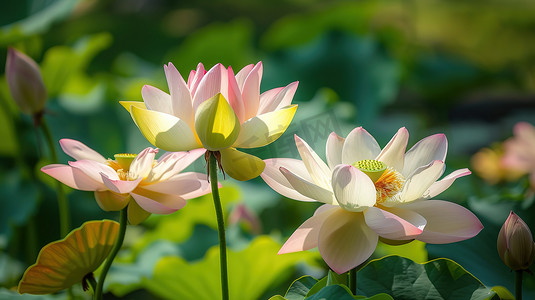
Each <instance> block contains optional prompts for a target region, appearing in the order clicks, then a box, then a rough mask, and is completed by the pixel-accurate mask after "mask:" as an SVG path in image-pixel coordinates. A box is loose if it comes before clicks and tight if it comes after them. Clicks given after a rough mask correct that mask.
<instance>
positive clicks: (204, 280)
mask: <svg viewBox="0 0 535 300" xmlns="http://www.w3.org/2000/svg"><path fill="white" fill-rule="evenodd" d="M279 248H280V244H279V243H277V242H275V241H273V240H272V239H271V238H269V237H267V236H259V237H257V238H255V239H254V240H253V241H252V242H251V244H250V245H249V246H248V247H247V248H246V249H244V250H241V251H232V250H229V252H228V261H229V265H230V266H231V267H230V268H229V289H230V298H231V299H258V298H259V297H260V296H261V295H262V294H263V293H264V292H265V291H266V290H267V289H268V288H269V287H273V286H276V285H277V284H280V283H281V282H282V281H283V280H284V279H286V278H287V277H288V276H289V275H291V274H292V272H291V269H292V267H293V266H294V265H295V264H296V263H297V262H300V261H306V260H310V259H311V258H313V257H314V256H315V255H314V254H312V253H308V252H302V253H293V254H285V255H276V253H277V251H278V250H279ZM218 250H219V249H218V246H216V247H213V248H212V249H210V250H209V251H208V252H207V254H206V256H205V258H203V259H202V260H200V261H197V262H193V263H188V262H186V261H185V260H184V259H182V258H180V257H171V256H170V257H164V258H162V259H161V260H160V261H159V262H158V263H157V264H156V267H155V270H154V276H153V277H152V278H150V279H147V280H146V281H145V282H144V286H145V287H146V288H147V289H148V290H149V291H150V292H152V293H154V294H155V295H158V296H159V297H162V298H164V299H177V298H181V299H199V300H202V299H217V298H218V297H219V295H220V279H219V252H218ZM208 270H209V271H208Z"/></svg>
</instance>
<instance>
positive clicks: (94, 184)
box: [41, 139, 210, 225]
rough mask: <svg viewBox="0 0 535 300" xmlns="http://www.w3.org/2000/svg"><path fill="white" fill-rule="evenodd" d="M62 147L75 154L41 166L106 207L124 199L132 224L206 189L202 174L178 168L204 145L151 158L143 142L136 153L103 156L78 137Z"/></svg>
mask: <svg viewBox="0 0 535 300" xmlns="http://www.w3.org/2000/svg"><path fill="white" fill-rule="evenodd" d="M59 143H60V145H61V148H62V149H63V151H64V152H65V153H66V154H67V155H69V156H71V157H72V158H74V159H76V161H70V162H69V164H68V165H62V164H52V165H48V166H45V167H43V168H42V169H41V171H43V172H45V173H46V174H48V175H50V176H52V177H54V178H55V179H57V180H59V181H61V182H62V183H64V184H66V185H68V186H70V187H72V188H74V189H78V190H82V191H94V192H95V198H96V200H97V203H98V205H99V206H100V208H102V209H103V210H105V211H118V210H122V209H123V208H125V207H126V206H127V205H128V211H127V215H128V220H129V222H130V223H131V224H134V225H135V224H139V223H141V222H143V221H144V220H145V219H146V218H147V217H148V216H149V215H150V214H151V213H154V214H170V213H172V212H175V211H177V210H179V209H181V208H182V207H184V205H186V200H187V199H191V198H195V197H198V196H201V195H204V194H207V193H209V192H210V184H209V183H208V181H207V176H206V175H205V174H201V173H196V172H185V173H180V172H181V171H182V170H184V169H185V168H186V167H187V166H189V165H190V164H191V163H192V162H193V161H195V160H196V159H197V158H199V157H200V156H202V155H203V154H204V152H205V150H204V149H197V150H192V151H189V152H168V153H166V154H164V155H162V156H161V157H160V158H159V159H158V160H155V159H154V158H155V155H156V153H157V152H158V149H153V148H150V147H148V148H146V149H144V150H143V151H141V153H139V154H137V155H136V154H116V155H115V160H112V159H106V158H104V156H102V155H100V154H99V153H97V152H96V151H95V150H93V149H91V148H89V147H87V146H86V145H84V144H83V143H81V142H79V141H75V140H71V139H61V140H60V141H59Z"/></svg>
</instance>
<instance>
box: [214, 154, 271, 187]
mask: <svg viewBox="0 0 535 300" xmlns="http://www.w3.org/2000/svg"><path fill="white" fill-rule="evenodd" d="M220 153H221V164H222V165H223V170H224V171H225V173H227V174H228V175H229V176H230V177H232V178H234V179H236V180H240V181H245V180H249V179H253V178H255V177H258V176H259V175H260V174H261V173H262V171H264V167H265V166H266V163H264V161H263V160H261V159H260V158H258V157H256V156H253V155H250V154H247V153H244V152H241V151H238V150H236V148H227V149H223V150H221V151H220Z"/></svg>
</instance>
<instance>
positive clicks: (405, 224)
mask: <svg viewBox="0 0 535 300" xmlns="http://www.w3.org/2000/svg"><path fill="white" fill-rule="evenodd" d="M408 138H409V133H408V131H407V130H406V129H405V128H401V129H399V131H398V132H397V134H396V135H395V136H394V137H393V138H392V140H390V142H389V143H388V145H386V147H384V148H383V149H382V150H381V148H380V147H379V145H378V144H377V142H376V141H375V139H374V138H373V137H372V136H371V135H370V134H369V133H368V132H367V131H366V130H364V129H363V128H362V127H359V128H355V129H354V130H353V131H351V133H349V135H348V136H347V138H345V139H344V138H342V137H340V136H338V135H336V134H335V133H334V132H333V133H331V135H330V136H329V139H328V140H327V149H326V156H327V163H325V162H323V160H321V159H320V158H319V156H318V155H317V154H316V153H315V152H314V151H313V150H312V149H311V148H310V147H309V146H308V144H307V143H306V142H305V141H303V140H302V139H301V138H299V137H298V136H296V137H295V141H296V145H297V149H298V151H299V154H300V156H301V159H302V160H297V159H291V158H277V159H267V160H265V162H266V168H265V170H264V172H263V173H262V175H261V176H262V178H263V179H264V181H265V182H266V183H267V184H268V185H269V186H270V187H271V188H273V189H274V190H275V191H277V192H278V193H280V194H281V195H283V196H286V197H288V198H292V199H296V200H300V201H318V202H322V203H325V205H323V206H320V207H319V208H318V209H317V210H316V212H315V213H314V216H312V217H311V218H309V219H308V220H307V221H305V222H304V223H303V224H302V225H301V226H300V227H299V228H298V229H297V230H296V231H295V232H294V233H293V234H292V236H291V237H290V238H289V239H288V241H287V242H286V243H285V244H284V245H283V247H282V248H281V250H280V251H279V254H282V253H289V252H297V251H303V250H308V249H312V248H314V247H318V248H319V251H320V253H321V256H322V257H323V259H324V260H325V262H326V263H327V264H328V265H329V267H331V269H333V270H334V271H336V272H337V273H339V274H340V273H343V272H346V271H348V270H350V269H352V268H355V267H356V266H358V265H360V264H362V263H363V262H365V261H366V259H368V258H369V257H370V256H371V255H372V253H373V252H374V250H375V248H376V246H377V241H378V239H379V238H381V239H382V240H384V241H386V242H392V243H399V241H410V240H412V239H418V240H420V241H423V242H426V243H435V244H442V243H452V242H456V241H462V240H465V239H468V238H471V237H473V236H475V235H476V234H477V233H479V231H481V229H482V228H483V226H482V224H481V222H480V221H479V220H478V219H477V217H476V216H475V215H474V214H473V213H471V212H470V211H469V210H467V209H466V208H464V207H462V206H460V205H457V204H455V203H451V202H447V201H442V200H429V199H430V198H432V197H435V196H436V195H438V194H440V193H441V192H443V191H444V190H446V189H447V188H448V187H449V186H450V185H451V184H452V183H453V182H454V181H455V179H456V178H459V177H461V176H465V175H469V174H470V171H469V170H468V169H461V170H457V171H454V172H452V173H451V174H449V175H448V176H446V177H444V178H443V179H442V180H439V181H437V179H438V178H439V177H440V176H441V175H442V174H443V172H444V160H445V158H446V152H447V140H446V137H445V136H444V135H443V134H436V135H432V136H429V137H427V138H425V139H423V140H421V141H419V142H418V143H417V144H416V145H414V147H412V148H411V149H410V150H409V151H408V152H407V153H405V150H406V147H407V141H408ZM396 241H397V242H396Z"/></svg>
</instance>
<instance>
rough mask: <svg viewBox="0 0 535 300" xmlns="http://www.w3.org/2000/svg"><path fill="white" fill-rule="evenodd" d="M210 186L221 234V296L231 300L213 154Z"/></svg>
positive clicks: (222, 221) (223, 223)
mask: <svg viewBox="0 0 535 300" xmlns="http://www.w3.org/2000/svg"><path fill="white" fill-rule="evenodd" d="M209 169H210V184H211V187H212V197H213V198H214V206H215V214H216V217H217V231H218V232H219V260H220V265H221V295H222V299H223V300H228V299H229V293H228V275H227V241H226V239H225V220H224V219H223V209H222V208H221V199H220V198H219V187H218V184H217V160H216V157H215V156H214V155H213V154H211V155H210V161H209Z"/></svg>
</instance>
